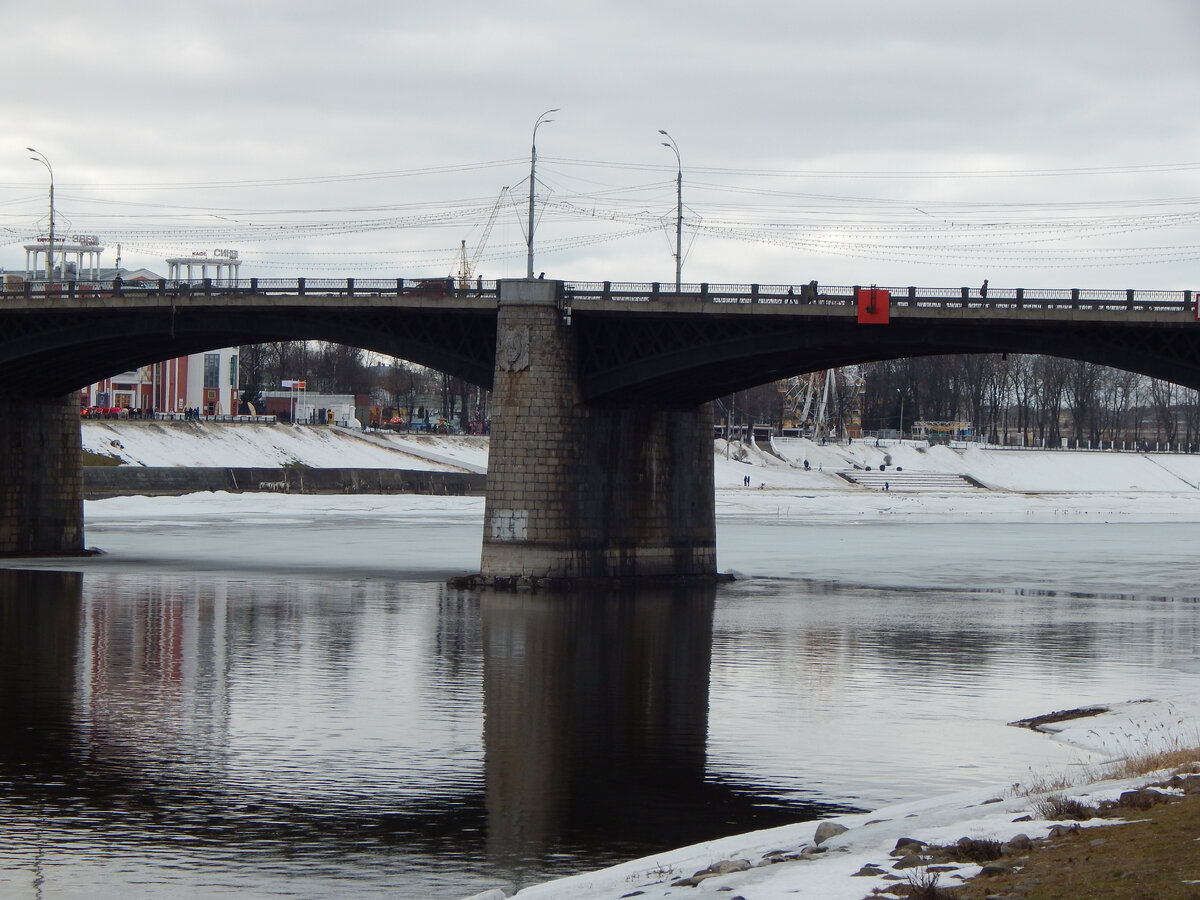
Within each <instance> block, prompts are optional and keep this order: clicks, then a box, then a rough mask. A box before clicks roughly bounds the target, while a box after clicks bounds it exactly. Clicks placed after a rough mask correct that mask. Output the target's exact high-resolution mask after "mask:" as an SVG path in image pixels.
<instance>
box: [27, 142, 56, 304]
mask: <svg viewBox="0 0 1200 900" xmlns="http://www.w3.org/2000/svg"><path fill="white" fill-rule="evenodd" d="M25 149H26V150H28V151H29V152H30V153H32V154H34V155H33V156H31V157H29V158H30V159H32V160H33V161H34V162H40V163H41V164H42V165H43V166H45V167H46V171H47V172H49V173H50V246H49V247H47V248H46V281H53V280H54V167H53V166H51V165H50V160H48V159H46V156H45V154H43V153H39V152H38V151H37V150H34V149H33V148H32V147H26V148H25Z"/></svg>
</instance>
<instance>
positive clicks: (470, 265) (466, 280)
mask: <svg viewBox="0 0 1200 900" xmlns="http://www.w3.org/2000/svg"><path fill="white" fill-rule="evenodd" d="M507 195H508V188H507V187H502V188H500V196H498V197H497V198H496V202H495V203H493V204H492V211H491V213H490V214H489V215H488V220H487V224H486V225H484V226H483V231H482V232H481V233H480V235H479V240H478V242H476V244H475V251H474V252H473V253H472V254H471V255H470V257H469V258H468V256H467V242H466V240H465V239H464V240H463V242H462V247H461V248H460V250H459V263H458V286H459V288H460V289H465V288H469V287H470V286H471V276H472V275H474V274H475V266H476V265H477V264H478V262H479V257H480V255H481V254H482V253H483V248H484V246H485V245H486V244H487V242H488V238H489V237H491V235H492V226H493V225H495V224H496V215H497V214H498V213H499V212H500V207H501V206H503V205H504V198H505V197H506V196H507Z"/></svg>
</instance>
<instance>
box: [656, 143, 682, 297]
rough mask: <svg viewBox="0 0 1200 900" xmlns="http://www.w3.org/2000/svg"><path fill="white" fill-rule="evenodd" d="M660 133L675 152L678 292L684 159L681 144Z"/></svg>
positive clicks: (680, 269)
mask: <svg viewBox="0 0 1200 900" xmlns="http://www.w3.org/2000/svg"><path fill="white" fill-rule="evenodd" d="M658 133H659V134H661V135H663V136H664V137H666V139H667V140H665V141H663V142H662V145H663V146H664V147H670V148H671V151H672V152H673V153H674V154H675V166H676V175H675V293H677V294H678V293H679V288H680V277H681V275H682V274H683V161H682V160H681V159H680V158H679V146H678V145H677V144H676V143H675V138H673V137H671V135H669V134H667V132H666V131H664V130H663V129H661V128H660V129H658ZM668 141H669V142H670V143H668Z"/></svg>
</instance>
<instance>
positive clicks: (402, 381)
mask: <svg viewBox="0 0 1200 900" xmlns="http://www.w3.org/2000/svg"><path fill="white" fill-rule="evenodd" d="M239 355H240V362H239V369H240V372H241V390H242V397H243V400H248V401H250V402H255V399H254V398H255V397H261V395H262V393H263V392H265V391H277V390H280V389H281V383H282V382H283V381H285V380H293V379H298V380H303V381H305V382H306V383H307V385H308V390H309V391H314V392H319V393H323V394H354V395H357V396H366V397H369V398H370V401H369V403H370V405H372V406H380V407H388V408H392V409H403V410H418V409H419V410H422V411H425V410H429V411H430V414H431V415H440V416H444V417H445V418H446V419H448V420H456V421H458V422H459V423H460V425H462V426H463V427H464V428H466V427H468V425H469V424H470V423H471V422H475V421H481V420H482V419H485V418H486V416H487V397H486V395H485V392H483V391H481V390H480V389H479V388H477V387H475V386H474V385H472V384H470V383H469V382H466V381H464V380H463V379H461V378H454V377H451V376H450V375H446V374H445V373H442V372H436V371H434V370H432V369H427V368H425V367H424V366H418V365H416V364H414V363H410V362H406V361H404V360H400V359H390V360H382V359H371V358H370V357H369V355H368V354H367V352H366V351H364V350H360V349H358V348H356V347H347V346H345V345H343V344H333V343H328V342H324V341H279V342H275V343H268V344H248V345H246V346H243V347H241V348H240V350H239ZM410 415H411V413H410Z"/></svg>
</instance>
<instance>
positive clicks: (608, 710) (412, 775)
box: [0, 572, 837, 897]
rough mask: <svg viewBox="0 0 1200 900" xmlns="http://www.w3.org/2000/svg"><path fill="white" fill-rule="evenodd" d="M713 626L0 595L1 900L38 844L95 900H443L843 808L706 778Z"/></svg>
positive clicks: (627, 599) (426, 607) (108, 579)
mask: <svg viewBox="0 0 1200 900" xmlns="http://www.w3.org/2000/svg"><path fill="white" fill-rule="evenodd" d="M421 591H424V593H421ZM713 607H714V594H713V590H712V589H711V588H694V589H693V588H688V589H683V588H679V589H675V590H671V591H662V592H653V593H639V594H637V595H636V596H635V595H633V594H626V595H613V596H606V597H588V598H581V597H566V596H556V595H538V596H536V597H534V596H523V597H522V596H512V595H503V594H489V593H485V594H484V595H483V596H482V597H481V596H480V595H478V594H474V593H468V592H456V591H451V590H449V589H446V588H443V587H438V586H434V585H429V586H424V587H423V588H421V589H420V590H418V591H416V592H415V593H414V591H413V589H412V586H409V587H408V588H405V587H404V586H400V587H396V586H391V585H384V584H381V583H380V584H374V583H363V582H349V583H343V582H334V583H324V584H320V585H301V584H298V583H286V582H278V583H273V582H262V581H261V580H256V581H254V582H253V583H238V582H234V581H224V580H218V579H197V578H164V577H149V578H144V577H142V578H138V577H128V576H126V577H123V576H103V577H101V576H91V575H89V576H88V577H87V579H86V581H85V579H84V578H83V577H82V576H80V575H78V574H71V573H67V574H63V573H29V572H0V734H3V735H5V738H4V739H3V740H2V741H0V784H3V786H4V788H3V791H2V792H0V839H2V841H0V842H2V844H3V845H5V846H6V849H3V850H0V870H7V871H8V872H9V875H7V876H0V893H2V892H3V891H2V888H3V887H4V885H5V884H6V883H8V884H19V885H24V886H26V887H27V886H28V885H29V884H30V883H31V881H36V880H37V879H40V878H42V877H43V873H42V872H41V871H40V870H39V869H38V867H37V866H34V865H33V864H32V863H31V862H30V861H31V860H34V859H35V858H38V854H39V852H40V851H39V849H38V848H39V846H41V847H42V848H43V849H44V847H45V845H46V844H49V845H50V846H52V847H53V848H54V851H53V852H54V856H55V866H54V869H55V872H56V873H57V874H54V875H52V878H53V879H56V880H57V881H56V882H55V883H57V884H58V885H59V887H66V886H69V882H70V880H71V879H73V878H74V879H77V880H79V881H80V882H81V883H86V882H87V881H88V880H89V879H93V878H96V876H97V873H104V872H107V875H106V878H107V879H109V880H111V883H112V884H113V886H114V889H113V891H112V894H111V896H115V895H117V894H119V893H121V888H120V884H121V880H122V879H128V878H130V877H136V878H138V879H140V880H146V881H147V882H148V883H161V884H164V885H171V886H172V887H173V888H175V889H184V890H186V889H187V888H189V887H191V886H195V885H197V884H199V883H201V882H202V881H203V879H204V878H207V877H211V873H210V874H209V875H205V874H204V872H205V871H206V870H207V869H210V868H211V867H212V866H214V865H217V866H220V867H221V868H222V869H223V870H225V871H226V873H227V875H228V877H229V879H230V880H231V882H232V883H235V884H238V885H240V886H241V887H242V888H243V889H248V890H251V891H256V890H264V889H265V888H268V887H270V888H272V889H274V888H278V887H279V885H280V881H281V880H282V881H287V882H291V881H294V880H303V881H304V884H305V892H306V893H310V894H311V895H312V896H324V895H325V890H324V887H323V883H322V881H321V878H323V877H327V878H330V879H332V881H331V882H330V885H329V890H328V895H329V896H335V895H337V893H338V891H339V890H340V891H344V890H345V889H346V887H347V884H351V885H354V884H360V885H361V884H365V883H367V882H371V880H373V879H374V880H377V881H379V880H382V882H381V883H389V884H395V883H403V884H406V885H408V884H414V885H419V884H424V887H419V888H417V889H416V890H415V892H414V893H413V894H411V895H408V894H405V895H403V896H430V897H432V896H435V895H438V893H437V890H436V887H437V886H438V885H439V884H440V885H441V886H442V887H443V888H447V892H446V893H444V894H441V895H443V896H459V895H461V893H463V891H462V890H461V888H462V887H463V886H464V885H469V884H471V883H473V882H478V883H479V884H485V880H486V884H495V883H496V879H497V878H501V879H504V880H507V881H511V882H513V883H528V882H530V881H537V880H541V879H544V878H546V877H548V876H550V875H552V874H560V873H564V872H568V871H575V870H578V869H581V868H590V867H593V866H596V865H603V864H606V863H610V862H614V861H617V860H620V859H625V858H630V857H636V856H640V855H644V854H647V853H650V852H653V851H654V850H658V849H666V848H669V847H674V846H680V845H684V844H688V843H692V842H695V841H699V840H703V839H707V838H711V837H716V836H718V835H722V834H728V833H731V832H737V831H746V830H752V829H755V828H761V827H768V826H770V825H775V824H782V823H783V822H787V821H797V820H802V819H807V818H815V817H817V816H820V815H825V814H828V813H830V812H832V811H835V810H836V809H837V808H836V807H833V806H831V805H828V804H820V803H813V804H805V803H799V802H798V803H795V804H790V805H783V804H781V803H780V802H779V801H778V799H777V798H775V797H769V798H768V797H763V796H761V795H756V794H755V792H754V790H753V789H751V788H749V787H745V786H739V785H737V784H730V783H726V782H722V781H720V780H717V779H713V778H711V777H709V775H708V773H707V767H706V757H705V745H706V739H707V733H708V687H709V680H708V679H709V675H708V673H709V665H710V658H711V641H712V624H713ZM431 614H432V615H434V616H435V617H436V620H437V621H436V625H432V624H430V623H426V624H424V625H423V624H422V620H423V619H428V618H429V616H430V615H431ZM431 634H434V635H435V636H436V640H435V641H434V642H433V645H432V646H431V645H430V644H429V642H428V638H429V637H430V635H431ZM480 692H482V696H481V693H480ZM39 842H40V844H39ZM364 855H365V858H364ZM314 867H315V868H314ZM168 869H169V872H168V871H167V870H168ZM316 872H320V873H324V874H323V875H318V874H314V873H316ZM130 873H137V874H136V876H131V875H130ZM4 878H10V881H9V882H5V881H4ZM112 879H115V880H112ZM439 879H440V880H439ZM160 880H161V881H160ZM450 885H453V886H454V888H455V890H448V887H449V886H450ZM47 887H48V888H49V887H51V884H47ZM480 889H482V888H480ZM455 891H457V893H456V892H455ZM465 892H466V893H470V892H471V891H470V890H466V891H465Z"/></svg>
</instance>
